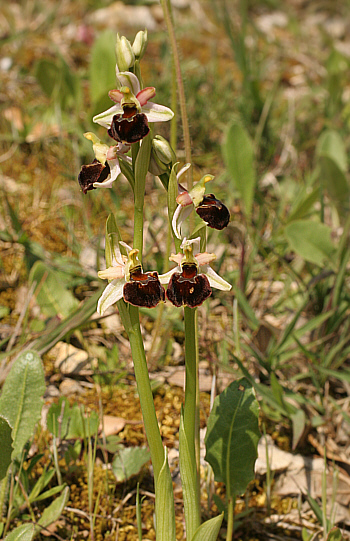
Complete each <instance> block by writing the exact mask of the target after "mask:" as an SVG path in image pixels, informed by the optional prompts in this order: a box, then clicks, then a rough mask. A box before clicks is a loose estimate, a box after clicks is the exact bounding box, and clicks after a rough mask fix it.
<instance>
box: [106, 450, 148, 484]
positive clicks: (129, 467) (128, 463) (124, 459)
mask: <svg viewBox="0 0 350 541" xmlns="http://www.w3.org/2000/svg"><path fill="white" fill-rule="evenodd" d="M149 459H150V454H149V451H148V449H146V448H145V447H125V448H124V449H121V450H120V451H118V452H117V454H116V455H115V457H114V460H113V462H112V471H113V473H114V475H115V478H116V480H117V481H118V482H119V483H122V482H123V481H126V480H127V479H130V477H132V476H133V475H137V474H138V473H139V472H140V471H141V468H142V467H143V466H144V465H145V464H147V462H148V461H149Z"/></svg>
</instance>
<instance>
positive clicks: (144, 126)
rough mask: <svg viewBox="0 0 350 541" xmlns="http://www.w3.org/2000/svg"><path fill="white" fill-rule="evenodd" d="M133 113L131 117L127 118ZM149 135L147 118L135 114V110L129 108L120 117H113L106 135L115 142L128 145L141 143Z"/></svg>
mask: <svg viewBox="0 0 350 541" xmlns="http://www.w3.org/2000/svg"><path fill="white" fill-rule="evenodd" d="M130 113H133V115H132V116H129V114H130ZM148 133H149V127H148V121H147V117H146V115H145V114H144V113H137V112H136V109H132V108H129V109H127V110H126V112H125V113H123V114H122V115H114V117H113V120H112V124H111V127H110V128H109V129H108V135H109V136H110V137H112V139H115V140H116V141H118V142H120V143H122V142H127V143H129V144H132V143H137V141H141V139H143V138H144V137H146V135H147V134H148Z"/></svg>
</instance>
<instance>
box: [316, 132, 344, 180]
mask: <svg viewBox="0 0 350 541" xmlns="http://www.w3.org/2000/svg"><path fill="white" fill-rule="evenodd" d="M316 156H317V157H321V156H326V157H328V158H330V159H331V160H332V161H333V162H334V163H335V164H336V165H337V166H338V168H339V169H340V170H341V171H343V172H345V171H346V170H347V167H348V165H347V154H346V147H345V144H344V140H343V138H342V137H341V136H340V135H339V133H338V132H337V131H335V130H326V131H324V132H323V133H322V134H321V135H320V138H319V140H318V142H317V146H316Z"/></svg>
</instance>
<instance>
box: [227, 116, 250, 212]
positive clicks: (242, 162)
mask: <svg viewBox="0 0 350 541" xmlns="http://www.w3.org/2000/svg"><path fill="white" fill-rule="evenodd" d="M223 154H224V158H225V161H226V166H227V169H228V172H229V174H230V175H231V177H232V183H233V186H234V188H235V189H236V190H237V191H238V192H239V193H240V194H241V197H242V200H243V204H244V211H245V214H246V216H247V217H249V216H250V213H251V210H252V205H253V199H254V191H255V185H256V173H255V167H254V150H253V145H252V142H251V140H250V137H249V135H248V133H247V132H246V130H245V129H244V128H243V127H242V126H241V125H240V124H231V126H230V127H229V130H228V132H227V136H226V141H225V143H224V147H223Z"/></svg>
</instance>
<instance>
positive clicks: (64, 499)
mask: <svg viewBox="0 0 350 541" xmlns="http://www.w3.org/2000/svg"><path fill="white" fill-rule="evenodd" d="M68 499H69V487H66V488H65V489H64V491H63V492H62V494H61V496H59V497H58V498H56V500H54V501H53V502H52V503H51V504H50V505H49V506H48V507H46V509H45V510H44V512H43V514H42V515H41V517H40V519H39V521H38V523H37V526H35V534H37V533H40V531H41V529H42V528H47V527H48V526H50V524H52V523H53V522H55V521H56V520H58V519H59V518H60V516H61V515H62V513H63V511H64V508H65V507H66V505H67V503H68Z"/></svg>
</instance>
